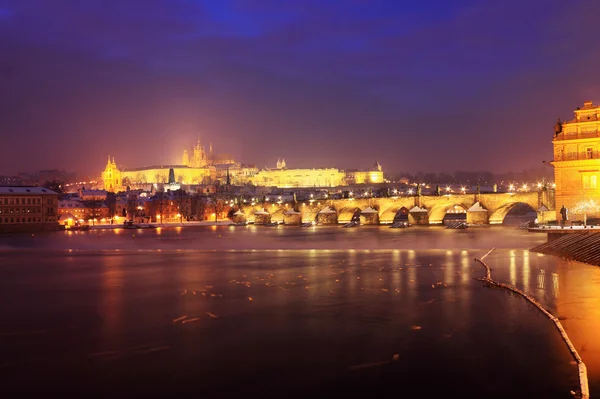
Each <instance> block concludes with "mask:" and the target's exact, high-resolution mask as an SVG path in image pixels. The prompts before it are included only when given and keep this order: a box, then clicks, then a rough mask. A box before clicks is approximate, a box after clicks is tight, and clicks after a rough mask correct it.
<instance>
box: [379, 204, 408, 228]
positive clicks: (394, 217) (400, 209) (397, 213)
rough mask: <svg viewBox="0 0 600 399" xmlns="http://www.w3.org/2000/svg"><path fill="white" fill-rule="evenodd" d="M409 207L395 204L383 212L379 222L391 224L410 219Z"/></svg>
mask: <svg viewBox="0 0 600 399" xmlns="http://www.w3.org/2000/svg"><path fill="white" fill-rule="evenodd" d="M409 211H410V210H409V209H408V208H407V207H405V206H394V207H392V208H388V209H386V210H385V211H383V212H381V215H380V216H379V223H381V224H390V223H396V222H399V221H408V213H409Z"/></svg>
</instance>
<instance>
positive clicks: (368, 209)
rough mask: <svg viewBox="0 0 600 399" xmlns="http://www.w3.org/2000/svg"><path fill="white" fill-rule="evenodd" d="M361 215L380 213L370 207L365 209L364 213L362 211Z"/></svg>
mask: <svg viewBox="0 0 600 399" xmlns="http://www.w3.org/2000/svg"><path fill="white" fill-rule="evenodd" d="M360 213H378V212H377V210H375V209H373V208H371V207H370V206H368V207H366V208H365V209H363V210H362V211H360Z"/></svg>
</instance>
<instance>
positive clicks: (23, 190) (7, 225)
mask: <svg viewBox="0 0 600 399" xmlns="http://www.w3.org/2000/svg"><path fill="white" fill-rule="evenodd" d="M58 217H59V215H58V194H57V193H55V192H54V191H52V190H48V189H46V188H43V187H37V186H36V187H0V232H21V231H22V232H26V231H40V230H57V229H58Z"/></svg>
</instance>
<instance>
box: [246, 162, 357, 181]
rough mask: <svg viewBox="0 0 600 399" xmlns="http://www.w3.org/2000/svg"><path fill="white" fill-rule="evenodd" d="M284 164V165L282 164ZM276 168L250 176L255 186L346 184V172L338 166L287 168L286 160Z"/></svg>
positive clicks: (278, 163)
mask: <svg viewBox="0 0 600 399" xmlns="http://www.w3.org/2000/svg"><path fill="white" fill-rule="evenodd" d="M282 165H283V166H282ZM277 166H278V167H277V168H276V169H263V170H260V171H258V173H256V174H255V175H254V176H251V177H250V178H249V182H250V183H252V184H253V185H255V186H266V187H280V188H292V187H338V186H343V185H345V184H346V173H345V172H344V171H342V170H339V169H336V168H326V169H287V168H285V160H284V161H278V162H277Z"/></svg>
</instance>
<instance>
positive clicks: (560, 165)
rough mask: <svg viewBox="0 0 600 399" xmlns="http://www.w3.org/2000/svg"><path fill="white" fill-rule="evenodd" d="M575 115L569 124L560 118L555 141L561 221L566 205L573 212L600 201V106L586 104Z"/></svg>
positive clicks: (556, 126)
mask: <svg viewBox="0 0 600 399" xmlns="http://www.w3.org/2000/svg"><path fill="white" fill-rule="evenodd" d="M574 113H575V116H574V118H573V119H571V120H569V121H566V122H561V121H560V119H559V121H558V122H557V123H556V125H555V133H554V139H553V140H552V144H553V147H554V161H553V162H552V164H553V165H554V182H555V184H556V194H555V195H556V212H557V220H561V215H560V208H561V207H562V206H565V207H566V208H567V209H569V210H572V209H575V208H576V207H577V206H578V204H580V203H582V202H583V201H589V200H595V201H596V202H598V201H599V200H600V106H596V105H594V104H593V103H592V102H591V101H586V102H585V103H584V104H583V107H582V108H579V107H577V110H575V112H574ZM571 216H573V218H574V219H581V218H582V215H575V214H573V212H571V213H570V215H569V218H570V219H571ZM588 216H590V215H589V214H588Z"/></svg>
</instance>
